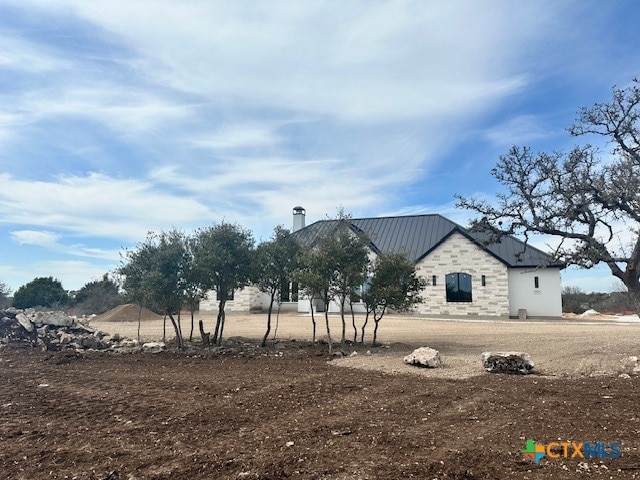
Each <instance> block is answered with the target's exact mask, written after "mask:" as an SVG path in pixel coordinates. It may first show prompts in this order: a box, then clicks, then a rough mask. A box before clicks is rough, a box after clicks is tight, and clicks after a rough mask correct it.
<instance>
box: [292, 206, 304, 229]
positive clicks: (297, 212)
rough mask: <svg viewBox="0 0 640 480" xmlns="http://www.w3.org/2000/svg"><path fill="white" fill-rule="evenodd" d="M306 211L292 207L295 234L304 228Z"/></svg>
mask: <svg viewBox="0 0 640 480" xmlns="http://www.w3.org/2000/svg"><path fill="white" fill-rule="evenodd" d="M306 213H307V211H306V210H305V209H304V208H302V207H293V231H294V232H297V231H298V230H300V229H301V228H304V216H305V215H306Z"/></svg>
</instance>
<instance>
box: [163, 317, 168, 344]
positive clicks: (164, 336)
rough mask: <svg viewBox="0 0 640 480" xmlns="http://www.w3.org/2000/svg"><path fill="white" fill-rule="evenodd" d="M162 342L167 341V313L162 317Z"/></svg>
mask: <svg viewBox="0 0 640 480" xmlns="http://www.w3.org/2000/svg"><path fill="white" fill-rule="evenodd" d="M162 342H163V343H167V314H166V313H165V314H164V317H162Z"/></svg>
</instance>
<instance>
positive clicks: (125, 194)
mask: <svg viewBox="0 0 640 480" xmlns="http://www.w3.org/2000/svg"><path fill="white" fill-rule="evenodd" d="M0 182H2V183H3V185H4V187H3V188H2V189H1V190H0V218H1V223H5V224H14V225H25V226H30V225H38V226H40V227H43V228H55V229H56V230H60V231H64V232H69V233H71V234H74V235H80V236H98V237H103V238H116V239H128V240H129V241H136V240H140V239H142V238H144V236H145V235H146V232H147V231H149V230H159V229H166V228H171V227H172V226H174V225H193V224H203V223H208V222H210V221H211V219H212V218H214V217H213V215H212V213H211V211H210V210H209V209H208V208H207V207H206V206H204V205H203V204H201V203H199V202H198V201H197V200H194V199H192V198H184V197H182V196H180V195H176V194H172V193H170V192H166V193H165V192H162V191H159V190H157V189H156V188H154V186H153V185H152V184H150V183H148V182H145V181H142V180H134V179H118V178H112V177H110V176H108V175H105V174H98V173H92V174H89V175H86V176H75V175H69V176H65V177H60V178H58V179H57V181H36V182H29V181H24V180H18V179H14V178H12V177H11V175H9V174H6V173H5V174H0ZM27 191H28V192H29V195H24V192H27Z"/></svg>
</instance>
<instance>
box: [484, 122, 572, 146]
mask: <svg viewBox="0 0 640 480" xmlns="http://www.w3.org/2000/svg"><path fill="white" fill-rule="evenodd" d="M548 125H549V120H548V119H547V118H544V117H540V116H535V115H518V116H515V117H512V118H509V119H507V120H506V121H504V122H502V123H500V124H498V125H494V126H492V127H491V128H489V129H486V130H485V131H484V132H483V135H484V137H485V138H486V139H487V140H489V141H490V142H491V143H492V144H494V145H495V146H497V147H510V146H512V145H527V144H530V143H531V142H535V141H539V140H542V139H545V138H549V137H553V136H558V135H562V134H565V132H564V131H563V130H560V131H554V130H551V129H549V127H548Z"/></svg>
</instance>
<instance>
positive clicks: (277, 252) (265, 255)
mask: <svg viewBox="0 0 640 480" xmlns="http://www.w3.org/2000/svg"><path fill="white" fill-rule="evenodd" d="M299 253H300V245H299V244H298V242H297V240H296V239H295V237H293V236H292V235H291V234H290V233H289V230H287V229H286V228H282V227H279V226H278V227H276V228H275V229H274V231H273V235H272V237H271V239H270V240H268V241H266V242H263V243H261V244H260V245H258V248H257V249H256V254H255V262H256V267H257V285H258V288H260V290H261V291H262V292H264V293H266V294H267V295H269V309H268V312H267V330H266V332H265V334H264V337H263V339H262V343H261V344H260V346H262V347H264V346H265V345H266V343H267V338H268V337H269V333H270V332H271V313H272V311H273V304H274V302H275V301H277V300H278V301H280V300H281V297H282V288H283V287H284V286H285V285H287V286H288V284H289V282H290V281H291V280H292V278H293V275H294V273H295V272H296V271H297V269H298V266H299Z"/></svg>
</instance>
